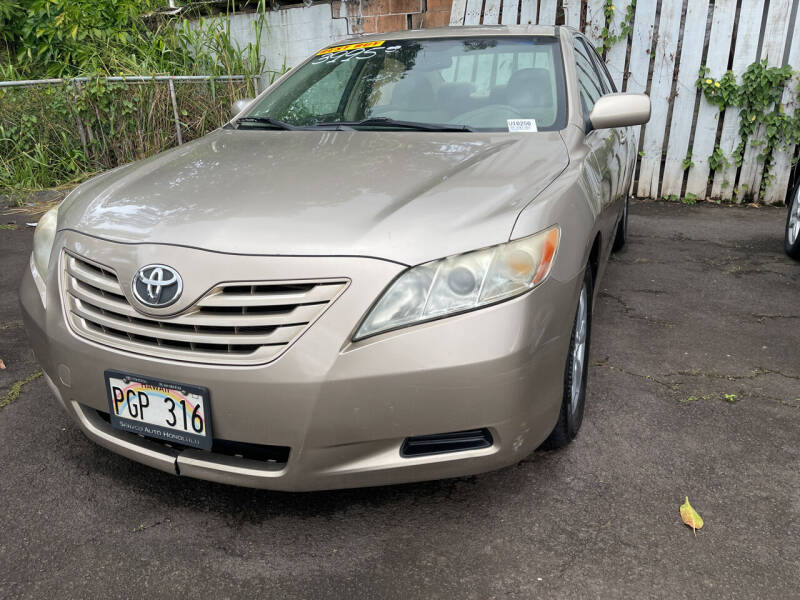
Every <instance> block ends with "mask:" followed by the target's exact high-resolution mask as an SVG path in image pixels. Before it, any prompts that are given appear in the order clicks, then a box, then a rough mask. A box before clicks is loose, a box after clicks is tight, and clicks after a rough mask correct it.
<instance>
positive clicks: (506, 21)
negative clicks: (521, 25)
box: [500, 0, 519, 25]
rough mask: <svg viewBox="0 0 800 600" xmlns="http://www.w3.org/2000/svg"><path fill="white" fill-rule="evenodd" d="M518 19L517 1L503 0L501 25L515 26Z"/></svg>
mask: <svg viewBox="0 0 800 600" xmlns="http://www.w3.org/2000/svg"><path fill="white" fill-rule="evenodd" d="M518 17H519V0H503V14H502V16H501V17H500V22H501V23H502V24H503V25H516V24H517V20H518Z"/></svg>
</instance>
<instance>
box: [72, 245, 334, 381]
mask: <svg viewBox="0 0 800 600" xmlns="http://www.w3.org/2000/svg"><path fill="white" fill-rule="evenodd" d="M62 264H63V277H64V279H63V281H64V285H63V286H62V289H63V298H64V304H65V307H66V312H67V315H68V320H69V323H70V326H71V327H72V329H73V330H74V331H75V332H76V333H78V334H79V335H81V336H83V337H86V338H89V339H91V340H94V341H97V342H100V343H103V344H106V345H109V346H113V347H115V348H119V349H122V350H128V351H131V352H137V353H140V354H146V355H148V356H157V357H160V358H169V359H174V360H186V361H192V362H213V363H215V364H233V365H237V364H238V365H248V364H259V363H265V362H268V361H270V360H274V359H275V358H277V357H278V356H279V355H280V354H282V353H283V351H284V350H286V348H288V346H289V345H290V344H291V343H292V342H293V341H294V340H296V339H297V338H298V337H299V336H300V335H301V334H302V333H303V332H304V331H305V330H306V329H307V328H308V327H309V326H310V325H311V324H312V323H313V322H314V321H315V320H316V319H317V318H318V317H319V316H320V315H321V314H322V313H323V311H324V310H325V309H326V308H327V306H328V305H329V304H330V303H331V302H333V301H334V300H335V299H336V298H337V297H338V295H339V294H340V293H341V292H342V291H343V290H344V288H345V287H346V285H347V281H346V280H333V281H331V280H324V281H297V282H292V281H281V282H274V283H273V282H256V283H248V282H242V283H226V284H220V285H218V286H216V287H214V288H213V289H211V290H210V291H209V292H208V293H207V294H205V295H204V296H203V297H202V298H200V300H198V301H197V302H196V303H195V304H194V305H193V306H192V307H190V308H189V309H188V310H186V311H184V312H183V313H182V314H180V315H178V316H175V317H165V318H154V317H150V316H146V315H143V314H141V313H139V312H137V311H136V309H134V308H133V306H131V304H130V303H129V302H128V300H127V298H126V297H125V294H124V292H123V289H122V286H121V285H120V282H119V280H118V279H117V276H116V274H115V273H114V271H112V270H111V269H109V268H108V267H105V266H102V265H98V264H95V263H93V262H90V261H88V260H85V259H83V258H80V257H77V256H74V255H72V254H65V255H64V260H63V261H62Z"/></svg>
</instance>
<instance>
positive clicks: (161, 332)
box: [70, 300, 303, 346]
mask: <svg viewBox="0 0 800 600" xmlns="http://www.w3.org/2000/svg"><path fill="white" fill-rule="evenodd" d="M70 310H71V311H72V312H73V313H74V314H75V315H77V316H79V317H81V318H83V319H87V320H89V321H93V322H94V323H97V324H99V325H104V326H106V327H112V328H114V329H119V330H120V331H124V332H125V333H132V334H134V335H138V336H143V337H151V338H155V339H158V338H161V339H165V340H174V341H178V342H189V343H194V344H223V343H224V344H229V345H231V346H237V345H253V344H258V345H262V346H263V345H271V344H288V343H289V342H290V341H292V339H294V337H295V336H296V335H297V334H298V333H299V332H300V331H302V329H303V326H302V325H296V326H285V327H275V328H273V330H272V331H271V332H270V333H264V334H231V335H226V334H222V333H203V332H201V331H195V332H194V333H181V332H179V331H170V330H169V329H164V328H163V327H159V326H155V327H154V326H152V325H151V326H144V325H140V324H137V323H131V322H130V321H129V320H128V319H125V320H122V319H120V318H118V317H117V318H115V317H109V316H107V315H104V314H102V313H101V312H99V311H98V310H97V309H94V308H93V307H91V305H88V304H84V303H82V302H81V301H80V300H75V301H73V302H72V303H71V305H70ZM193 329H197V328H196V327H194V328H193Z"/></svg>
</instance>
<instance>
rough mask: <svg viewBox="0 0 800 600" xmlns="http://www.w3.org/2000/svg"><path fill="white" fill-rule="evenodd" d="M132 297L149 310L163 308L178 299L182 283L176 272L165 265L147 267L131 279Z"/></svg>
mask: <svg viewBox="0 0 800 600" xmlns="http://www.w3.org/2000/svg"><path fill="white" fill-rule="evenodd" d="M131 287H132V288H133V295H134V296H135V297H136V299H137V300H138V301H139V302H141V303H142V304H144V305H145V306H149V307H151V308H163V307H165V306H169V305H170V304H172V303H174V302H175V301H176V300H177V299H178V298H180V295H181V291H183V281H182V280H181V276H180V275H178V272H177V271H176V270H175V269H173V268H172V267H168V266H166V265H147V266H146V267H142V268H141V269H139V270H138V271H137V273H136V275H134V277H133V285H132V286H131Z"/></svg>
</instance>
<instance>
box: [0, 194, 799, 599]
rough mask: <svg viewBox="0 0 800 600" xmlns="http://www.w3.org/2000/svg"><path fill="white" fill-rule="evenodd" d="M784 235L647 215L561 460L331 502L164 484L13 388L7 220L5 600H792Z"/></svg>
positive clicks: (634, 229)
mask: <svg viewBox="0 0 800 600" xmlns="http://www.w3.org/2000/svg"><path fill="white" fill-rule="evenodd" d="M785 214H786V213H785V209H778V208H753V207H720V206H714V205H706V204H703V205H698V206H694V207H687V206H683V205H678V204H666V203H634V204H633V205H632V209H631V217H630V239H629V243H628V246H627V248H626V249H624V250H623V251H622V252H620V253H619V254H617V255H616V256H614V257H613V258H612V261H611V263H610V264H609V268H608V272H607V274H606V277H605V279H604V280H603V281H602V282H601V283H600V286H599V296H598V298H597V304H596V312H595V315H594V332H593V335H594V339H593V343H592V349H591V357H590V359H591V371H590V379H589V389H588V401H587V402H588V403H587V408H586V416H585V419H584V424H583V429H582V431H581V433H580V435H579V436H578V438H577V439H576V440H575V442H574V443H573V444H572V445H571V446H570V447H568V448H567V449H565V450H563V451H559V452H535V453H533V454H532V455H531V456H530V457H528V458H527V459H526V460H524V461H523V462H522V463H520V464H518V465H516V466H513V467H510V468H507V469H504V470H501V471H498V472H494V473H489V474H486V475H481V476H477V477H469V478H463V479H455V480H447V481H438V482H429V483H422V484H414V485H403V486H395V487H384V488H372V489H361V490H345V491H338V492H325V493H313V494H285V493H271V492H264V491H256V490H248V489H238V488H233V487H227V486H223V485H217V484H212V483H206V482H201V481H192V480H189V479H185V478H179V477H175V476H171V475H167V474H165V473H161V472H159V471H155V470H151V469H149V468H147V467H144V466H141V465H138V464H136V463H133V462H130V461H128V460H126V459H124V458H121V457H119V456H116V455H114V454H111V453H109V452H107V451H106V450H103V449H102V448H100V447H98V446H95V445H94V444H92V443H91V442H89V441H88V440H87V439H85V438H84V437H83V435H82V434H81V433H80V432H79V430H78V429H77V427H76V426H75V425H73V424H72V423H71V422H70V421H69V420H68V419H67V417H66V416H65V415H64V414H62V413H61V412H60V411H59V410H58V409H57V408H56V406H55V404H54V403H53V402H52V401H51V398H50V396H49V392H48V390H47V387H46V385H45V383H44V381H42V379H41V378H34V379H32V380H31V381H30V382H28V383H26V384H25V385H22V386H19V385H17V386H15V384H17V383H18V382H21V381H24V380H26V379H27V378H30V377H31V376H32V375H35V373H36V372H37V371H38V367H37V365H36V362H35V358H34V356H33V354H32V352H31V350H30V348H29V346H28V345H27V342H26V339H25V335H24V331H23V329H22V323H21V320H20V319H21V318H20V313H19V310H18V308H17V296H16V288H17V284H18V281H19V278H20V276H21V274H22V272H23V270H24V269H25V268H27V265H28V253H29V251H30V245H31V238H32V230H31V229H29V228H25V226H24V222H25V221H26V220H31V218H30V217H25V216H15V217H8V216H5V217H3V223H6V222H8V221H9V220H12V221H13V220H16V221H17V222H18V223H19V224H20V227H19V228H18V229H16V230H13V229H0V359H2V360H3V361H4V362H5V364H6V367H7V368H6V369H5V370H0V405H2V404H5V406H4V407H3V408H0V441H2V443H0V499H2V505H1V506H0V597H2V598H55V597H58V598H90V597H103V598H134V597H142V596H144V595H145V594H146V595H147V596H148V597H150V598H162V597H163V598H166V597H175V596H181V595H182V596H189V595H193V596H197V595H200V596H205V597H214V598H244V597H259V598H402V599H404V600H408V599H409V598H451V597H460V598H481V599H482V598H538V597H548V598H637V599H640V598H670V599H674V598H697V597H706V598H790V597H793V598H798V597H800V591H798V590H800V544H798V540H800V263H797V262H794V261H792V260H791V259H789V258H788V257H787V256H785V255H784V254H783V251H782V236H783V224H784V220H785ZM15 388H18V391H19V395H18V397H16V398H15V399H14V398H12V396H13V395H14V394H13V390H14V389H15ZM9 394H10V395H9ZM687 495H688V496H689V499H690V501H691V503H692V505H693V506H694V507H695V508H696V509H697V510H698V512H699V513H700V514H701V515H702V517H703V518H704V520H705V527H704V528H703V529H702V530H701V531H698V532H697V535H696V537H695V536H694V535H693V534H692V531H691V529H689V528H687V527H685V526H684V525H683V524H682V523H681V520H680V516H679V512H678V508H679V506H680V504H681V503H682V502H683V499H684V496H687Z"/></svg>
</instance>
